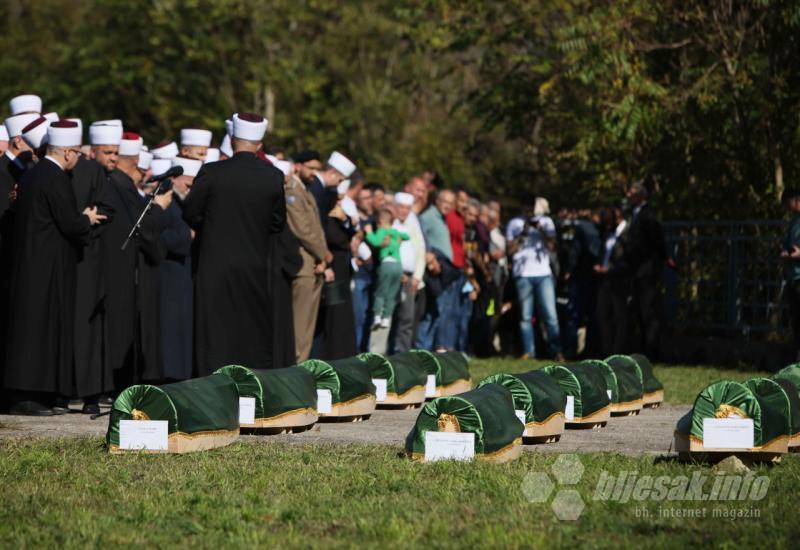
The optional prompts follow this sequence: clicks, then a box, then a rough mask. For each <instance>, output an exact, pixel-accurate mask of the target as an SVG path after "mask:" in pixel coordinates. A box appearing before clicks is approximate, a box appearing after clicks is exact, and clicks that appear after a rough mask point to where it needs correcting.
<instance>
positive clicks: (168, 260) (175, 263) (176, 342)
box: [158, 156, 203, 380]
mask: <svg viewBox="0 0 800 550" xmlns="http://www.w3.org/2000/svg"><path fill="white" fill-rule="evenodd" d="M170 162H171V167H175V166H180V167H181V168H183V174H182V175H180V176H177V177H174V178H172V191H173V193H174V194H175V195H177V196H178V197H186V195H187V194H188V193H189V191H190V190H191V188H192V184H193V182H194V178H195V177H196V176H197V173H198V172H199V171H200V168H202V166H203V161H201V160H197V159H191V158H187V157H180V156H179V157H175V158H174V159H172V161H170ZM159 171H160V169H159ZM192 239H193V238H192V230H191V229H190V228H189V226H188V225H187V224H186V222H185V221H184V220H183V211H182V210H181V207H180V205H179V202H178V201H172V204H170V205H169V207H167V210H166V225H165V228H164V231H163V232H162V233H161V242H162V244H163V245H164V249H165V250H166V255H165V257H164V260H163V261H162V262H161V263H160V264H159V265H158V288H159V316H160V319H159V322H160V325H161V349H162V354H163V361H164V378H165V379H167V380H186V379H188V378H191V377H192V341H193V330H192V326H193V322H194V315H193V314H194V307H193V304H192V300H193V292H192Z"/></svg>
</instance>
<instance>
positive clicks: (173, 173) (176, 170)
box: [145, 166, 183, 183]
mask: <svg viewBox="0 0 800 550" xmlns="http://www.w3.org/2000/svg"><path fill="white" fill-rule="evenodd" d="M181 175H183V166H173V167H172V168H170V169H169V170H167V171H166V172H164V173H163V174H159V175H158V176H150V178H149V179H148V180H147V181H146V182H145V183H154V182H156V181H163V180H165V179H168V178H174V177H177V176H181Z"/></svg>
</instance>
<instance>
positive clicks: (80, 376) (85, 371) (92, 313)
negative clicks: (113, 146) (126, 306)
mask: <svg viewBox="0 0 800 550" xmlns="http://www.w3.org/2000/svg"><path fill="white" fill-rule="evenodd" d="M71 175H72V191H73V193H74V195H75V201H76V203H77V206H78V212H83V210H84V208H87V207H89V208H91V207H93V206H96V207H97V211H98V213H100V214H104V215H105V216H107V219H106V221H105V222H104V223H102V224H100V225H96V226H94V227H93V228H92V231H91V234H90V238H89V242H88V243H87V245H86V246H84V247H83V249H82V250H81V251H80V255H79V257H78V265H77V280H76V289H75V395H77V396H78V397H88V396H93V395H98V394H102V393H105V392H111V391H112V390H113V389H114V372H113V369H112V368H111V365H110V364H108V363H105V362H104V361H103V315H102V309H103V299H104V296H105V285H104V284H103V276H102V271H101V266H102V260H101V253H100V252H101V246H100V236H101V235H102V233H103V231H104V230H105V229H106V227H108V225H109V224H110V223H111V222H112V221H113V218H114V208H113V206H112V205H111V204H110V201H111V199H110V198H109V197H108V195H107V193H108V192H109V190H110V189H109V184H108V183H107V181H108V177H107V176H106V172H105V170H104V169H103V167H102V166H101V165H100V164H99V163H97V162H95V161H93V160H87V159H85V158H83V157H80V159H79V160H78V163H77V164H76V165H75V167H74V168H73V169H72V174H71Z"/></svg>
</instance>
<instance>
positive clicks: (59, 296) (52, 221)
mask: <svg viewBox="0 0 800 550" xmlns="http://www.w3.org/2000/svg"><path fill="white" fill-rule="evenodd" d="M47 133H48V147H47V155H46V156H45V158H44V159H42V161H41V162H39V163H38V164H37V165H36V166H34V167H33V168H32V169H31V170H30V171H28V172H27V173H26V174H25V176H24V177H23V179H22V184H21V186H20V191H19V195H18V197H17V200H16V205H15V209H16V214H15V217H14V225H15V227H14V241H15V242H14V263H13V274H12V283H11V298H10V304H9V305H10V308H9V313H10V316H9V319H10V323H9V327H8V342H9V345H8V350H7V353H6V368H5V372H4V377H3V387H4V388H5V389H6V390H8V391H11V392H13V399H12V404H11V408H10V412H11V414H23V415H36V416H49V415H52V414H54V410H53V408H51V406H52V404H53V403H54V401H55V398H56V397H58V396H63V397H66V396H69V395H71V393H72V390H73V388H72V383H73V372H72V367H73V362H72V346H73V337H74V335H73V323H74V315H75V313H74V308H75V264H76V261H77V257H78V254H79V252H80V248H81V246H82V245H83V243H84V242H85V241H86V239H87V238H88V235H89V230H90V228H91V226H92V225H96V224H97V223H100V221H102V220H103V218H104V217H103V215H102V214H98V212H97V209H96V208H86V209H85V210H84V211H83V213H80V212H78V211H77V206H76V204H75V197H74V195H73V194H72V189H71V186H70V181H69V175H68V171H69V170H71V169H72V168H73V167H74V166H75V163H76V162H77V161H78V158H79V157H80V146H81V134H80V130H79V129H78V126H77V124H75V123H74V122H70V121H63V122H56V123H54V124H52V125H51V126H50V128H49V129H48V131H47Z"/></svg>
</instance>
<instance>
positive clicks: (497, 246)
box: [489, 227, 508, 266]
mask: <svg viewBox="0 0 800 550" xmlns="http://www.w3.org/2000/svg"><path fill="white" fill-rule="evenodd" d="M489 249H490V251H492V252H494V251H495V250H499V251H500V252H502V253H504V254H505V252H506V250H507V247H506V238H505V237H504V236H503V232H502V231H500V228H499V227H495V228H494V229H492V230H491V231H490V232H489ZM497 263H498V265H501V266H504V265H506V263H508V260H506V257H505V256H503V257H502V258H500V259H499V260H497Z"/></svg>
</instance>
